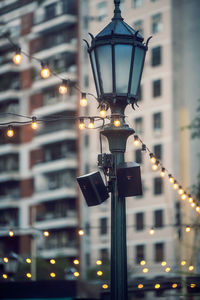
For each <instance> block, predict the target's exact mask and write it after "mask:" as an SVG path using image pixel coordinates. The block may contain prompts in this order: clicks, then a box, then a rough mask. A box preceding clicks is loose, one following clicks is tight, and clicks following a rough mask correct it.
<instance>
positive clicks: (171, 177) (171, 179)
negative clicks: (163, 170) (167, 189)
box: [168, 174, 174, 183]
mask: <svg viewBox="0 0 200 300" xmlns="http://www.w3.org/2000/svg"><path fill="white" fill-rule="evenodd" d="M168 177H169V182H170V183H174V177H173V176H172V175H171V174H169V176H168Z"/></svg>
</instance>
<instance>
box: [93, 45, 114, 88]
mask: <svg viewBox="0 0 200 300" xmlns="http://www.w3.org/2000/svg"><path fill="white" fill-rule="evenodd" d="M96 50H97V56H98V62H99V70H100V80H101V83H100V84H102V87H103V91H104V93H112V92H113V87H112V52H111V46H110V45H104V46H99V47H98V48H96Z"/></svg>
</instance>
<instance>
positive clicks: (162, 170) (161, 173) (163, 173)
mask: <svg viewBox="0 0 200 300" xmlns="http://www.w3.org/2000/svg"><path fill="white" fill-rule="evenodd" d="M160 176H161V177H164V176H165V168H162V169H161V171H160Z"/></svg>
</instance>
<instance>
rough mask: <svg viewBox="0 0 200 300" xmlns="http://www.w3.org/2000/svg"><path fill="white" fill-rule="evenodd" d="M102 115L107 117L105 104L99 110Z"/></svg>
mask: <svg viewBox="0 0 200 300" xmlns="http://www.w3.org/2000/svg"><path fill="white" fill-rule="evenodd" d="M99 115H100V117H102V118H105V117H106V107H105V105H104V104H102V105H101V106H100V112H99Z"/></svg>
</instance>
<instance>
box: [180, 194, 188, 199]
mask: <svg viewBox="0 0 200 300" xmlns="http://www.w3.org/2000/svg"><path fill="white" fill-rule="evenodd" d="M186 198H187V194H186V193H185V192H184V193H183V194H182V195H181V199H182V200H185V199H186Z"/></svg>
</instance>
